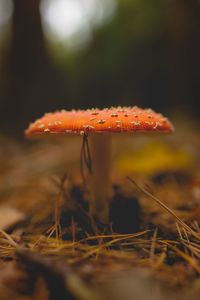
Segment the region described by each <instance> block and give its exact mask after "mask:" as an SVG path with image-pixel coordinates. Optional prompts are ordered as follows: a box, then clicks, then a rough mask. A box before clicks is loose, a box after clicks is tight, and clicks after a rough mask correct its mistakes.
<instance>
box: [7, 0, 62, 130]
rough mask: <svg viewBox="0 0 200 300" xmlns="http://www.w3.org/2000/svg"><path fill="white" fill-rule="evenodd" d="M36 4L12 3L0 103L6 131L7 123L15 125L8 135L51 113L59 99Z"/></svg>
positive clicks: (30, 0)
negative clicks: (11, 16)
mask: <svg viewBox="0 0 200 300" xmlns="http://www.w3.org/2000/svg"><path fill="white" fill-rule="evenodd" d="M39 4H40V0H28V1H27V0H14V15H13V22H12V35H11V44H10V50H9V53H8V55H7V61H8V66H7V68H8V73H7V78H6V81H5V85H4V101H3V110H4V111H5V114H4V116H5V118H6V119H5V120H4V121H5V122H4V124H5V126H6V128H9V124H10V122H9V121H10V120H15V122H16V123H17V125H16V126H14V127H12V128H10V129H11V131H14V130H16V129H18V130H19V129H20V130H22V129H23V128H24V127H25V126H26V125H27V122H29V121H30V120H31V119H34V118H35V117H37V116H38V114H41V113H43V112H45V111H46V110H48V109H54V108H55V107H56V103H55V99H57V98H59V96H60V95H61V86H62V78H61V77H60V75H59V74H58V72H56V71H55V70H54V68H53V67H52V65H51V64H50V62H49V58H48V54H47V51H46V47H45V40H44V36H43V31H42V26H41V18H40V12H39ZM47 103H48V104H47ZM8 116H9V118H10V120H9V119H8ZM6 121H8V122H6ZM12 124H13V123H12Z"/></svg>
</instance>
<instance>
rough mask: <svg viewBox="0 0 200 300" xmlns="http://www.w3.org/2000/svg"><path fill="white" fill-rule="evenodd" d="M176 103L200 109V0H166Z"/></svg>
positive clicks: (172, 91)
mask: <svg viewBox="0 0 200 300" xmlns="http://www.w3.org/2000/svg"><path fill="white" fill-rule="evenodd" d="M165 11H166V20H167V25H168V35H169V45H170V47H169V55H170V56H171V60H170V61H169V67H170V75H171V76H170V80H169V85H170V88H171V93H170V95H171V100H172V103H176V105H177V106H179V107H182V106H183V107H185V108H186V109H187V110H188V111H189V112H192V111H193V112H197V113H199V112H200V101H199V100H200V76H199V70H200V3H199V1H198V0H190V1H188V0H176V1H174V0H170V1H167V2H166V10H165Z"/></svg>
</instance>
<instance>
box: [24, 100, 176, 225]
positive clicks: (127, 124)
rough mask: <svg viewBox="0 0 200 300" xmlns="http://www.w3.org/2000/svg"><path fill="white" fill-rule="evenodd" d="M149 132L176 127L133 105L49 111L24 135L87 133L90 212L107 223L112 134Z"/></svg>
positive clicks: (165, 130) (169, 130)
mask: <svg viewBox="0 0 200 300" xmlns="http://www.w3.org/2000/svg"><path fill="white" fill-rule="evenodd" d="M149 131H151V132H152V131H153V132H163V133H168V132H172V131H173V126H172V124H171V123H170V122H169V120H168V119H167V118H165V117H163V115H161V114H158V113H155V112H154V111H153V110H151V109H142V108H138V107H137V106H134V107H111V108H105V109H97V108H94V109H87V110H72V111H65V110H61V111H56V112H53V113H47V114H45V115H44V116H43V117H42V118H40V119H38V120H36V121H35V122H34V123H33V124H30V126H29V127H28V129H27V130H26V131H25V135H26V136H27V137H38V136H41V135H51V134H67V135H69V134H77V135H83V134H84V135H85V136H86V135H87V136H88V137H89V145H90V149H91V160H92V173H91V174H90V175H88V178H89V194H90V200H89V202H90V203H89V211H90V214H91V216H93V217H96V218H97V219H98V220H99V221H101V222H102V223H108V221H109V201H110V199H111V182H110V161H111V137H112V134H113V133H135V132H149Z"/></svg>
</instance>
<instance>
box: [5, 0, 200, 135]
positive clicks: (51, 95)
mask: <svg viewBox="0 0 200 300" xmlns="http://www.w3.org/2000/svg"><path fill="white" fill-rule="evenodd" d="M199 70H200V1H199V0H162V1H160V0H152V1H149V0H28V1H27V0H0V126H1V132H2V133H9V134H11V135H21V136H22V135H23V130H24V128H26V127H27V124H28V123H29V122H30V121H33V120H34V119H35V118H37V117H39V116H40V115H41V114H43V113H44V112H48V111H53V110H56V109H62V108H64V109H71V108H88V107H105V106H106V107H107V106H111V105H138V106H142V107H152V108H153V109H156V110H158V111H161V112H163V113H166V114H168V115H173V117H174V116H175V118H176V117H177V118H179V116H181V115H184V114H185V115H186V116H190V117H191V118H193V117H194V118H197V117H198V115H199V112H200V101H199V100H200V76H199V72H200V71H199Z"/></svg>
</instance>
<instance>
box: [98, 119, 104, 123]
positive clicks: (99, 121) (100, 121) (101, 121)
mask: <svg viewBox="0 0 200 300" xmlns="http://www.w3.org/2000/svg"><path fill="white" fill-rule="evenodd" d="M105 122H106V120H103V119H101V120H98V121H97V123H98V124H104V123H105Z"/></svg>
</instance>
